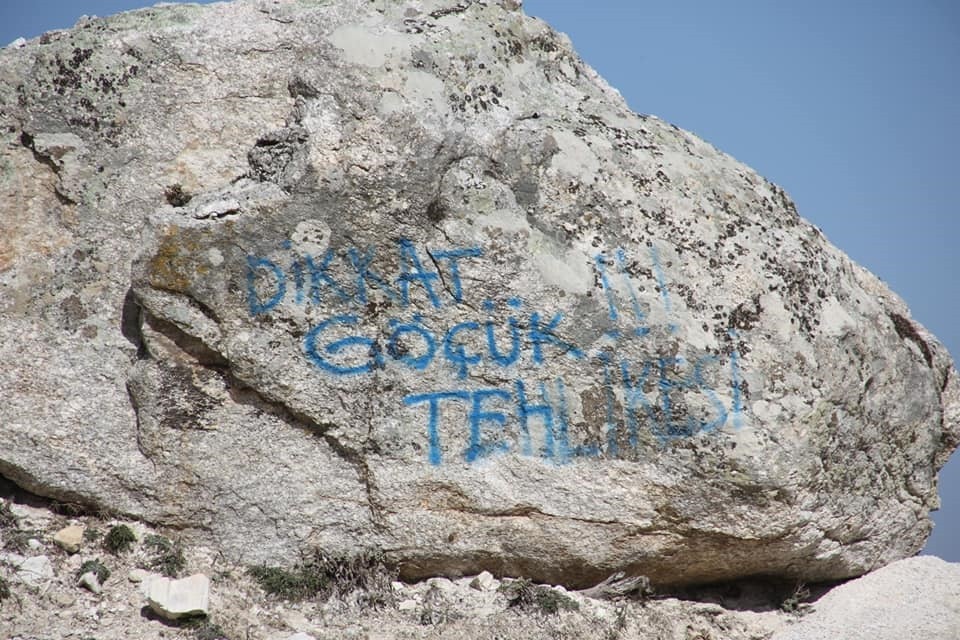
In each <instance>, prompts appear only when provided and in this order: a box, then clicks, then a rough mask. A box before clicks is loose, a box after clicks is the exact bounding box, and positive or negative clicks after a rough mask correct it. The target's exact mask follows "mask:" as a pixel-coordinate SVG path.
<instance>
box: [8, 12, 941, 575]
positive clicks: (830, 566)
mask: <svg viewBox="0 0 960 640" xmlns="http://www.w3.org/2000/svg"><path fill="white" fill-rule="evenodd" d="M518 4H519V3H516V2H513V1H512V0H511V1H506V0H505V1H504V2H492V1H490V2H479V1H470V0H467V1H464V2H459V3H455V2H453V1H450V0H417V1H411V2H380V1H378V2H360V1H359V0H351V1H344V2H338V3H332V4H331V3H319V2H318V3H314V2H293V1H292V0H290V1H286V0H281V1H279V2H265V1H259V0H241V1H238V2H233V3H222V4H216V5H210V6H204V7H198V6H186V5H185V6H161V7H156V8H153V9H148V10H143V11H138V12H133V13H128V14H122V15H119V16H115V17H112V18H107V19H95V20H88V21H86V22H84V23H82V24H80V25H78V26H77V27H75V28H74V29H72V30H70V31H65V32H56V33H51V34H46V35H45V36H43V37H42V38H40V39H37V40H34V41H31V42H29V43H27V44H26V45H25V46H23V47H21V48H17V49H13V50H4V51H2V52H0V105H2V107H0V120H2V124H3V129H2V134H0V135H3V136H4V147H3V158H2V162H3V166H4V167H5V170H4V172H3V173H2V176H3V177H2V182H0V186H2V190H3V196H2V200H0V203H2V204H0V206H2V208H3V209H2V217H0V220H2V221H3V225H4V233H2V234H0V287H2V288H3V291H4V295H3V297H2V298H0V319H2V321H0V357H2V362H3V363H4V364H3V366H2V367H0V392H2V394H3V396H4V398H6V399H8V401H7V402H5V403H4V404H3V405H2V406H0V424H3V428H4V436H5V439H4V446H3V447H2V448H0V474H2V475H3V476H5V477H7V478H9V479H11V480H12V481H14V482H16V483H17V484H19V485H20V486H22V487H24V488H26V489H28V490H30V491H33V492H35V493H38V494H41V495H45V496H50V497H53V498H56V499H58V500H61V501H75V502H78V503H81V504H86V505H89V506H93V507H103V508H109V509H111V510H114V511H117V512H120V513H122V514H125V515H127V516H130V517H137V518H142V519H144V520H147V521H149V522H151V523H154V524H157V525H163V526H169V527H173V528H176V529H177V530H178V531H179V532H181V533H182V535H183V536H184V538H185V539H187V540H189V539H191V538H192V539H195V540H202V541H203V543H204V544H207V545H213V546H215V547H217V548H218V549H219V550H221V551H222V552H223V553H225V554H227V555H228V556H229V557H231V558H232V559H234V560H236V561H242V562H263V563H292V562H293V561H295V560H296V559H297V558H298V557H300V554H301V552H303V551H304V550H308V549H311V548H322V549H324V550H325V551H326V552H327V553H331V554H351V553H356V552H358V551H360V550H363V549H370V548H376V549H381V550H383V551H384V552H385V553H386V554H387V555H388V557H389V558H391V559H392V560H395V561H397V562H399V563H400V567H401V572H402V574H403V575H404V576H405V577H407V578H415V577H423V576H428V575H438V574H442V575H448V576H455V575H469V574H475V573H479V572H480V571H481V570H489V571H490V572H491V573H493V574H495V575H500V576H502V575H512V576H519V575H524V576H528V577H532V578H535V579H537V580H541V581H545V582H550V583H554V584H566V585H571V586H587V585H590V584H595V583H596V582H598V581H599V580H601V579H603V578H605V577H607V576H608V575H610V574H611V573H613V572H615V571H620V570H623V571H626V572H628V573H642V574H644V575H647V576H648V577H649V578H650V580H651V582H652V583H653V585H654V586H655V587H656V585H658V584H661V585H680V584H689V583H702V582H709V581H717V580H724V579H732V578H737V577H742V576H748V575H758V574H763V575H777V576H785V577H793V578H799V579H803V580H820V579H834V578H844V577H849V576H854V575H860V574H862V573H864V572H866V571H869V570H871V569H873V568H876V567H879V566H883V565H885V564H887V563H889V562H891V561H893V560H896V559H898V558H903V557H906V556H910V555H912V554H913V553H915V552H916V551H917V550H918V549H920V548H921V547H922V545H923V543H924V541H925V539H926V537H927V535H928V534H929V531H930V527H931V523H930V519H929V516H928V514H929V511H930V510H931V509H934V508H936V507H937V505H938V499H937V486H936V474H937V471H938V469H939V468H940V467H941V466H942V465H943V464H944V462H945V461H946V460H947V458H948V456H949V455H950V453H951V452H952V451H953V450H954V449H955V448H956V446H957V444H958V442H960V384H958V380H957V373H956V371H955V369H954V367H953V364H952V362H951V359H950V357H949V354H948V353H947V352H946V350H945V349H944V347H943V346H942V345H941V344H940V343H939V342H938V341H937V340H936V338H935V337H934V336H932V335H930V334H929V333H928V332H927V331H926V330H925V329H924V328H923V327H922V326H920V325H919V324H917V323H916V322H915V321H913V320H912V319H911V318H910V313H909V310H908V309H907V308H906V306H905V305H904V303H903V302H902V301H901V300H900V299H899V298H898V297H897V296H896V295H895V294H894V293H893V292H891V291H889V290H888V289H887V288H886V287H885V286H884V285H883V284H882V283H881V282H880V281H879V280H878V279H877V278H875V277H874V276H872V275H871V274H869V273H868V272H866V271H865V270H864V269H862V268H861V267H859V266H858V265H856V264H855V263H853V262H852V261H851V260H850V259H849V258H848V257H846V256H845V255H844V254H843V253H842V252H841V251H839V250H838V249H837V248H835V247H834V246H832V245H831V244H830V243H829V242H828V241H827V239H826V238H825V237H824V236H823V234H822V233H821V232H820V231H819V230H818V229H816V228H815V227H813V226H812V225H811V224H809V223H808V222H807V221H805V220H804V219H803V218H801V217H800V216H799V215H798V213H797V211H796V209H795V207H794V206H793V204H792V202H791V201H790V199H789V198H788V196H787V195H786V194H785V193H784V191H783V190H782V189H781V188H780V187H778V186H776V185H773V184H771V183H770V182H768V181H766V180H765V179H763V178H762V177H761V176H759V175H757V174H756V173H755V172H754V171H752V170H751V169H749V168H748V167H746V166H744V165H742V164H740V163H738V162H737V161H736V160H734V159H733V158H731V157H729V156H727V155H724V154H723V153H721V152H720V151H718V150H716V149H715V148H713V147H712V146H710V145H709V144H707V143H705V142H703V141H702V140H699V139H697V138H696V137H695V136H693V135H692V134H689V133H687V132H685V131H683V130H681V129H678V128H677V127H675V126H673V125H670V124H668V123H666V122H664V121H662V120H659V119H657V118H654V117H651V116H643V115H638V114H636V113H633V112H631V111H630V110H629V108H628V107H627V106H626V104H625V103H624V101H623V100H622V99H621V97H620V96H619V94H617V92H616V91H615V90H613V89H611V88H610V87H609V86H608V85H607V84H606V83H605V82H604V81H603V80H602V79H601V78H599V77H598V76H597V74H596V73H595V72H594V71H593V70H592V69H590V68H589V67H588V66H586V65H585V64H584V63H583V62H582V61H581V60H580V59H579V58H578V57H577V55H576V53H575V52H574V51H573V49H572V47H571V44H570V43H569V41H568V40H567V39H566V38H565V37H564V36H563V35H561V34H558V33H556V32H554V31H553V30H551V29H550V28H549V27H548V26H547V25H545V24H544V23H542V22H540V21H538V20H536V19H533V18H529V17H527V16H525V15H524V14H523V13H522V11H521V10H520V9H519V7H518Z"/></svg>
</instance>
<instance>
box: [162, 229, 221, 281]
mask: <svg viewBox="0 0 960 640" xmlns="http://www.w3.org/2000/svg"><path fill="white" fill-rule="evenodd" d="M203 235H204V234H203V232H202V231H201V232H194V231H190V230H186V229H181V228H179V227H175V226H168V227H166V228H165V229H164V230H163V237H162V239H161V240H160V245H159V247H157V251H156V253H155V254H154V255H153V257H152V258H150V264H149V269H148V273H149V277H150V286H151V287H153V288H155V289H161V290H164V291H171V292H175V293H187V292H189V291H190V288H191V284H192V283H193V282H194V281H195V280H196V279H197V278H202V277H204V276H206V275H207V274H208V273H209V272H210V267H209V265H208V264H207V263H206V262H205V261H204V260H203V259H202V258H201V255H200V252H201V250H202V249H203V248H204V246H205V245H204V242H203V237H202V236H203Z"/></svg>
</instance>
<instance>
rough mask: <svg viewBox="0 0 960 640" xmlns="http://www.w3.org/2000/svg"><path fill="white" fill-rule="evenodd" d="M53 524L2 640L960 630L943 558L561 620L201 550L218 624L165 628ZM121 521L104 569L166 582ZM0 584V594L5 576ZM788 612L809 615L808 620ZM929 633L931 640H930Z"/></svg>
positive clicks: (408, 586) (951, 574)
mask: <svg viewBox="0 0 960 640" xmlns="http://www.w3.org/2000/svg"><path fill="white" fill-rule="evenodd" d="M0 490H2V485H0ZM4 502H5V500H4V499H3V498H2V497H0V513H2V512H3V509H4V507H5V506H6V505H5V504H4ZM14 506H20V505H16V503H15V504H14ZM34 515H36V512H35V513H34ZM48 515H49V516H50V517H49V518H43V519H39V520H38V519H35V518H34V519H33V521H34V522H46V523H47V524H46V525H43V526H42V527H41V528H40V530H39V531H33V532H35V533H36V534H37V535H38V537H39V538H40V539H41V540H42V542H41V546H40V548H39V549H36V550H32V551H25V553H28V554H29V553H33V552H35V553H37V554H38V555H32V556H30V557H29V559H31V560H32V561H33V563H42V564H45V565H46V566H47V567H48V568H49V573H47V575H46V577H45V579H44V580H43V581H42V582H40V583H38V584H35V585H34V584H27V583H25V582H23V581H22V580H20V579H19V578H18V577H17V574H16V566H17V564H18V563H22V562H23V561H24V560H25V559H27V558H25V557H23V556H19V555H16V554H11V553H0V579H3V580H6V581H7V582H6V586H7V588H8V589H9V592H6V591H4V590H3V589H0V637H2V638H36V639H38V640H39V639H44V640H46V639H48V638H49V639H50V640H53V639H54V638H57V639H59V638H67V637H96V638H98V639H99V640H126V639H127V638H139V639H141V640H196V638H198V637H209V638H214V637H216V638H228V639H231V640H232V639H236V638H257V639H261V638H262V639H266V640H288V638H290V636H291V635H294V634H297V633H300V634H306V635H308V636H312V637H314V638H315V639H316V640H327V639H329V640H334V639H343V638H356V639H358V640H359V639H361V638H363V639H366V640H370V639H375V638H376V639H383V640H387V639H389V640H395V639H402V638H408V639H412V638H438V637H439V638H493V637H495V638H501V639H502V640H529V639H532V638H545V639H546V638H610V639H617V640H654V639H655V640H690V639H691V638H718V639H719V638H722V639H723V640H770V638H771V637H774V634H777V633H782V634H798V633H802V632H804V631H805V630H810V635H806V636H800V637H816V638H847V637H850V638H857V637H859V636H858V635H856V634H857V630H855V629H852V627H851V621H861V622H863V624H865V625H871V624H873V623H875V622H879V621H886V623H888V625H889V626H888V628H887V631H892V630H896V631H897V632H898V633H901V635H900V636H889V635H883V634H884V633H885V632H884V631H882V630H881V631H877V629H878V628H879V627H878V626H877V625H876V624H873V626H872V627H865V628H872V629H873V630H874V631H876V632H877V633H878V634H879V635H876V636H867V637H876V638H877V639H878V640H887V639H888V638H892V637H897V638H898V640H899V638H921V637H922V638H925V639H926V638H928V637H931V638H934V639H935V640H938V639H939V638H940V637H947V638H950V637H951V636H950V635H946V636H937V635H936V633H937V632H938V631H937V629H938V628H942V629H946V630H948V631H949V630H950V629H957V628H960V611H958V610H957V606H956V603H957V598H956V585H957V572H958V571H960V565H957V564H949V563H945V562H943V561H941V560H939V559H936V558H925V557H921V558H911V559H907V560H902V561H899V562H896V563H893V564H891V565H889V566H888V567H886V568H884V569H881V570H879V571H877V572H874V573H871V574H868V575H866V576H864V577H862V578H859V579H856V580H852V581H850V582H847V583H845V584H842V585H839V586H836V587H834V588H833V589H829V585H825V586H815V585H811V587H810V590H811V591H813V592H814V596H813V597H812V598H810V599H808V601H806V602H805V603H803V604H802V606H801V607H796V606H792V607H786V606H784V605H785V603H786V602H788V599H789V598H790V596H791V594H792V592H793V585H791V584H787V585H776V584H770V583H765V582H760V583H753V584H751V583H749V582H747V583H737V584H724V585H717V586H714V587H710V588H698V589H684V590H678V591H675V592H672V593H671V592H669V591H660V592H658V593H656V594H654V595H652V596H646V597H637V596H636V595H634V597H626V598H623V597H621V598H616V599H614V600H610V599H606V598H605V599H596V598H593V597H590V596H588V595H586V592H578V591H567V590H565V589H563V587H559V586H551V585H531V586H533V587H535V588H536V589H537V590H538V592H539V593H541V594H542V593H546V594H548V595H549V594H558V595H561V596H564V597H565V598H567V599H569V601H572V602H573V603H574V604H572V605H571V604H570V603H569V602H567V606H568V607H571V608H560V609H558V610H556V611H553V610H551V609H549V608H544V607H543V606H541V604H540V603H539V601H538V600H536V599H534V600H533V601H528V602H527V603H526V604H525V605H524V606H515V605H511V602H510V601H509V600H508V598H507V597H506V595H505V593H504V592H503V591H502V590H501V589H494V590H489V591H480V590H477V589H476V588H475V587H474V586H472V585H473V583H474V582H478V581H482V580H484V579H485V578H486V577H485V576H483V577H481V576H479V575H478V576H466V577H463V578H459V579H456V580H447V579H432V580H426V581H422V582H416V583H404V582H399V581H393V582H389V583H388V582H384V583H377V584H374V585H371V586H373V587H374V588H375V589H381V588H385V589H387V590H389V591H390V592H391V595H392V597H386V598H384V597H383V596H384V595H385V594H384V593H383V592H379V593H369V592H363V591H362V590H360V591H351V592H343V593H342V594H339V595H336V594H335V595H333V596H332V597H330V598H329V599H325V598H320V597H316V598H311V599H307V600H305V601H303V602H296V603H293V602H288V601H284V600H280V599H278V598H277V597H275V596H270V595H267V594H266V593H265V592H264V591H263V590H262V589H261V588H260V587H259V586H258V585H257V584H256V583H255V582H253V581H252V580H250V579H249V576H248V575H247V572H246V571H245V567H244V566H243V565H239V564H235V563H232V562H230V561H229V560H228V559H225V558H223V556H222V555H220V554H219V553H218V552H217V550H215V549H212V548H204V547H190V548H187V549H186V550H185V554H186V565H187V566H186V567H185V569H184V571H185V572H186V573H190V574H197V573H202V574H204V575H214V576H216V580H215V589H214V590H213V592H212V593H211V607H210V611H209V617H208V618H207V619H205V620H203V619H201V620H188V621H170V620H166V619H164V618H161V617H160V616H155V615H144V613H143V608H144V607H143V605H144V595H143V594H142V593H141V591H140V590H141V589H142V585H141V584H136V583H134V582H131V581H130V580H123V579H119V580H117V579H114V580H108V581H107V582H106V583H105V584H104V585H103V588H102V590H101V591H100V592H99V593H93V592H91V591H88V590H87V589H84V588H81V587H78V586H77V578H76V574H77V571H78V570H79V569H80V567H82V566H83V564H84V563H85V561H86V560H85V559H84V557H83V555H82V554H73V555H67V554H64V553H63V552H62V551H61V550H60V549H58V548H57V547H56V545H55V544H54V543H53V542H52V535H53V533H55V532H56V531H57V530H58V529H59V528H62V527H63V525H64V524H65V522H64V521H63V519H62V518H60V517H57V516H54V515H53V514H52V513H49V512H48ZM79 519H80V520H82V522H83V524H84V525H85V526H86V527H87V528H88V529H91V530H93V531H96V532H99V533H101V534H102V533H104V532H106V531H108V530H109V529H110V527H112V526H114V525H116V524H117V523H118V522H117V520H115V519H108V518H99V517H97V516H93V515H88V516H82V517H80V518H79ZM126 524H129V525H133V526H136V527H137V529H138V534H140V535H139V536H138V540H139V541H138V542H137V543H135V544H134V546H133V548H131V549H130V550H129V551H128V552H126V553H123V554H121V555H119V556H106V557H103V558H102V559H101V560H102V561H103V563H104V565H105V568H107V569H109V570H110V571H111V572H112V573H114V574H116V575H118V576H123V575H128V576H129V575H137V576H138V577H143V578H144V580H145V581H148V580H151V579H154V578H156V577H157V574H153V573H149V572H147V571H144V570H143V567H148V566H152V564H153V561H154V560H155V556H154V554H155V553H156V550H155V549H154V548H153V547H151V545H150V544H148V543H145V542H141V541H144V540H149V539H151V538H153V537H154V536H155V535H157V531H156V530H155V529H153V528H152V527H150V526H149V525H145V524H141V523H133V522H127V523H126ZM33 526H34V525H32V524H30V523H29V522H28V521H27V520H26V519H21V520H19V521H16V522H13V523H10V522H4V521H3V520H2V519H0V532H2V533H4V534H5V539H16V538H17V537H18V536H17V534H18V533H23V532H24V528H25V527H29V528H31V530H32V527H33ZM7 534H9V536H7ZM50 558H53V560H52V561H51V559H50ZM88 559H89V558H87V560H88ZM91 575H92V574H91ZM501 582H502V583H504V584H506V585H508V586H512V585H516V584H517V583H518V582H519V581H514V580H511V579H510V578H504V579H503V580H502V581H501ZM898 585H899V587H898ZM0 586H3V582H2V580H0ZM546 602H548V601H546ZM793 604H794V605H796V604H797V603H793ZM786 609H793V610H794V611H797V610H800V611H805V612H806V614H805V615H804V616H802V617H800V616H798V615H797V614H796V613H788V612H787V611H786ZM891 612H898V613H897V615H898V616H899V617H902V618H904V620H911V621H916V625H917V626H915V627H914V628H913V629H914V630H915V631H916V633H913V632H912V631H908V632H903V628H904V625H903V624H898V623H896V622H895V621H893V620H892V619H891ZM857 624H859V622H858V623H857ZM927 633H929V635H925V634H927ZM816 634H819V635H816ZM786 637H787V638H794V637H796V636H795V635H787V636H786Z"/></svg>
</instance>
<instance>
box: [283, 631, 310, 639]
mask: <svg viewBox="0 0 960 640" xmlns="http://www.w3.org/2000/svg"><path fill="white" fill-rule="evenodd" d="M287 640H316V638H314V637H313V636H312V635H310V634H309V633H304V632H303V631H299V632H297V633H295V634H293V635H292V636H290V637H288V638H287Z"/></svg>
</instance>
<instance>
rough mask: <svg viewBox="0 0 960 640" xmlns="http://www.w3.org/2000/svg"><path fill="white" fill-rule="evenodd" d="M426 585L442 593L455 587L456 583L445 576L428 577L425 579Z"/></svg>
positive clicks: (453, 589)
mask: <svg viewBox="0 0 960 640" xmlns="http://www.w3.org/2000/svg"><path fill="white" fill-rule="evenodd" d="M427 585H428V586H430V587H432V588H434V589H436V590H437V591H440V592H442V593H449V592H451V591H455V590H456V589H457V585H455V584H454V583H453V581H452V580H448V579H447V578H430V579H429V580H427Z"/></svg>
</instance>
